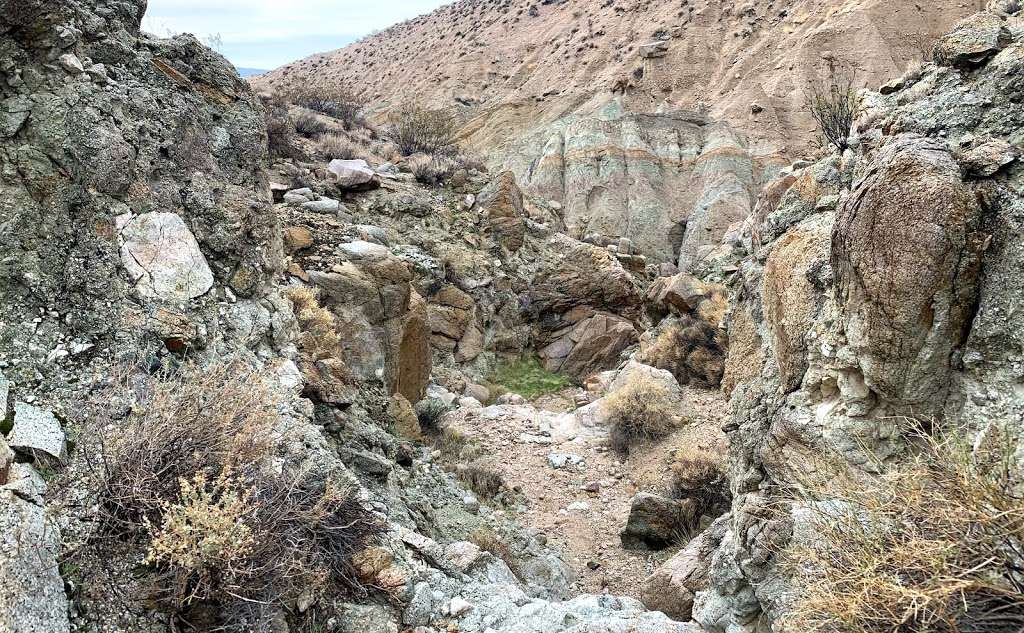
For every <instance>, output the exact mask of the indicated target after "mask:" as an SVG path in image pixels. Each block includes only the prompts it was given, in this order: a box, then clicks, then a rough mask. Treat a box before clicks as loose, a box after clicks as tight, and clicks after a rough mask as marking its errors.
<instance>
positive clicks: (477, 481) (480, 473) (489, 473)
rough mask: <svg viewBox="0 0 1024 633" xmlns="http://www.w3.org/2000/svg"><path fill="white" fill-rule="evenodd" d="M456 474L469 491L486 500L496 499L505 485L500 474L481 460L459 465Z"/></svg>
mask: <svg viewBox="0 0 1024 633" xmlns="http://www.w3.org/2000/svg"><path fill="white" fill-rule="evenodd" d="M457 472H458V475H459V479H461V480H462V482H463V483H464V484H466V486H468V487H469V489H470V490H472V491H473V492H475V493H477V494H478V495H480V496H482V497H485V498H488V499H493V498H494V497H496V496H497V495H498V493H499V492H501V489H502V487H504V485H505V480H504V478H503V477H502V476H501V473H499V472H498V471H497V470H495V469H494V467H493V466H491V465H490V464H488V463H487V462H486V461H485V460H482V459H476V460H473V461H472V462H470V463H468V464H465V465H460V466H459V468H458V470H457Z"/></svg>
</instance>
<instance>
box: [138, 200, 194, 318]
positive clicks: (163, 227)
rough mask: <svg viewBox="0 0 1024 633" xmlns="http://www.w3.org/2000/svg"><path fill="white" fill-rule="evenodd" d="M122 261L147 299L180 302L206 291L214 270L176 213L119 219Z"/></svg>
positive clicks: (158, 213)
mask: <svg viewBox="0 0 1024 633" xmlns="http://www.w3.org/2000/svg"><path fill="white" fill-rule="evenodd" d="M118 225H119V229H120V233H119V235H120V236H121V262H122V263H123V264H124V267H125V269H126V270H127V271H128V274H129V276H130V277H131V280H132V282H133V283H134V284H135V291H136V292H137V293H138V294H139V296H141V297H143V298H145V299H155V300H159V301H167V302H175V303H181V302H184V301H188V300H189V299H195V298H196V297H201V296H202V295H204V294H206V293H207V292H208V291H209V290H210V288H211V287H212V286H213V272H212V271H211V270H210V265H209V264H207V263H206V257H204V256H203V253H202V251H201V250H199V243H198V242H197V241H196V238H195V236H194V235H192V231H190V230H189V229H188V227H187V226H185V222H184V221H183V220H182V219H181V216H179V215H177V214H174V213H161V212H153V213H144V214H142V215H139V216H127V217H124V218H119V219H118Z"/></svg>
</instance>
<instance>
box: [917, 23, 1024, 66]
mask: <svg viewBox="0 0 1024 633" xmlns="http://www.w3.org/2000/svg"><path fill="white" fill-rule="evenodd" d="M1012 39H1013V36H1012V34H1011V33H1010V29H1009V27H1008V26H1007V24H1006V21H1005V20H1003V19H1002V18H1001V17H999V16H997V15H996V14H994V13H988V12H984V13H975V14H974V15H972V16H969V17H966V18H964V19H963V20H961V21H960V22H958V23H957V25H956V26H955V27H953V30H952V31H950V32H949V33H947V34H946V35H944V36H942V37H941V38H939V41H937V42H936V43H935V49H934V51H933V55H934V57H935V62H936V63H938V64H942V65H944V66H957V67H960V68H965V69H967V68H972V67H975V66H979V65H981V64H984V63H985V62H986V61H987V60H988V59H989V58H991V57H992V56H993V55H995V54H996V53H998V52H999V51H1000V50H1002V49H1003V48H1004V47H1005V46H1006V45H1007V44H1009V43H1010V42H1011V41H1012Z"/></svg>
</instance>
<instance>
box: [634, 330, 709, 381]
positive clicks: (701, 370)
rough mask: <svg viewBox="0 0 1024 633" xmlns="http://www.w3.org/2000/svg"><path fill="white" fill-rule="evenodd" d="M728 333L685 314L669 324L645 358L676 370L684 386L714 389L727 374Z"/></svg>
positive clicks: (646, 352)
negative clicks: (726, 336) (726, 334)
mask: <svg viewBox="0 0 1024 633" xmlns="http://www.w3.org/2000/svg"><path fill="white" fill-rule="evenodd" d="M724 339H725V333H724V332H723V331H721V329H720V328H716V327H715V326H713V325H711V324H710V323H708V322H706V321H703V320H701V319H695V318H693V317H691V316H689V315H683V316H681V317H679V318H678V319H677V320H675V321H672V322H671V323H669V324H668V325H667V326H665V327H664V328H663V329H662V330H661V333H659V334H658V337H657V338H656V339H655V340H654V343H653V344H652V345H651V346H650V347H649V348H647V349H646V350H644V351H643V353H642V354H641V357H640V359H641V361H642V362H644V363H647V364H648V365H651V366H652V367H657V368H658V369H665V370H668V371H670V372H672V375H673V376H675V378H676V381H678V382H679V384H680V385H689V384H693V385H696V386H699V387H707V388H714V387H717V386H719V385H720V384H721V383H722V376H724V375H725V352H726V348H727V347H728V345H727V343H726V342H725V340H724Z"/></svg>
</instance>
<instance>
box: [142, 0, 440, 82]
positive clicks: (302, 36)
mask: <svg viewBox="0 0 1024 633" xmlns="http://www.w3.org/2000/svg"><path fill="white" fill-rule="evenodd" d="M450 1H451V0H149V8H148V9H147V11H146V16H145V18H144V19H143V22H142V27H143V28H144V29H145V30H147V31H150V32H152V33H156V34H157V35H163V36H166V35H170V34H175V33H192V34H194V35H196V36H197V37H199V38H200V39H204V40H207V39H208V37H209V36H211V35H219V36H220V40H221V41H222V42H223V45H222V46H221V47H220V52H221V53H223V54H224V55H225V56H226V57H227V58H228V59H230V60H231V62H232V63H234V64H235V66H238V67H240V68H262V69H267V70H269V69H273V68H277V67H278V66H281V65H283V64H286V63H288V62H290V61H294V60H296V59H300V58H302V57H306V56H307V55H311V54H313V53H320V52H323V51H329V50H334V49H336V48H341V47H342V46H345V45H346V44H349V43H351V42H353V41H355V40H357V39H359V38H360V37H363V36H364V35H368V34H369V33H371V32H373V31H376V30H380V29H384V28H387V27H388V26H391V25H392V24H395V23H397V22H401V21H403V20H407V19H409V18H414V17H416V16H417V15H422V14H424V13H429V12H430V11H433V10H434V9H436V8H437V7H439V6H441V5H443V4H446V3H447V2H450Z"/></svg>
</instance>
